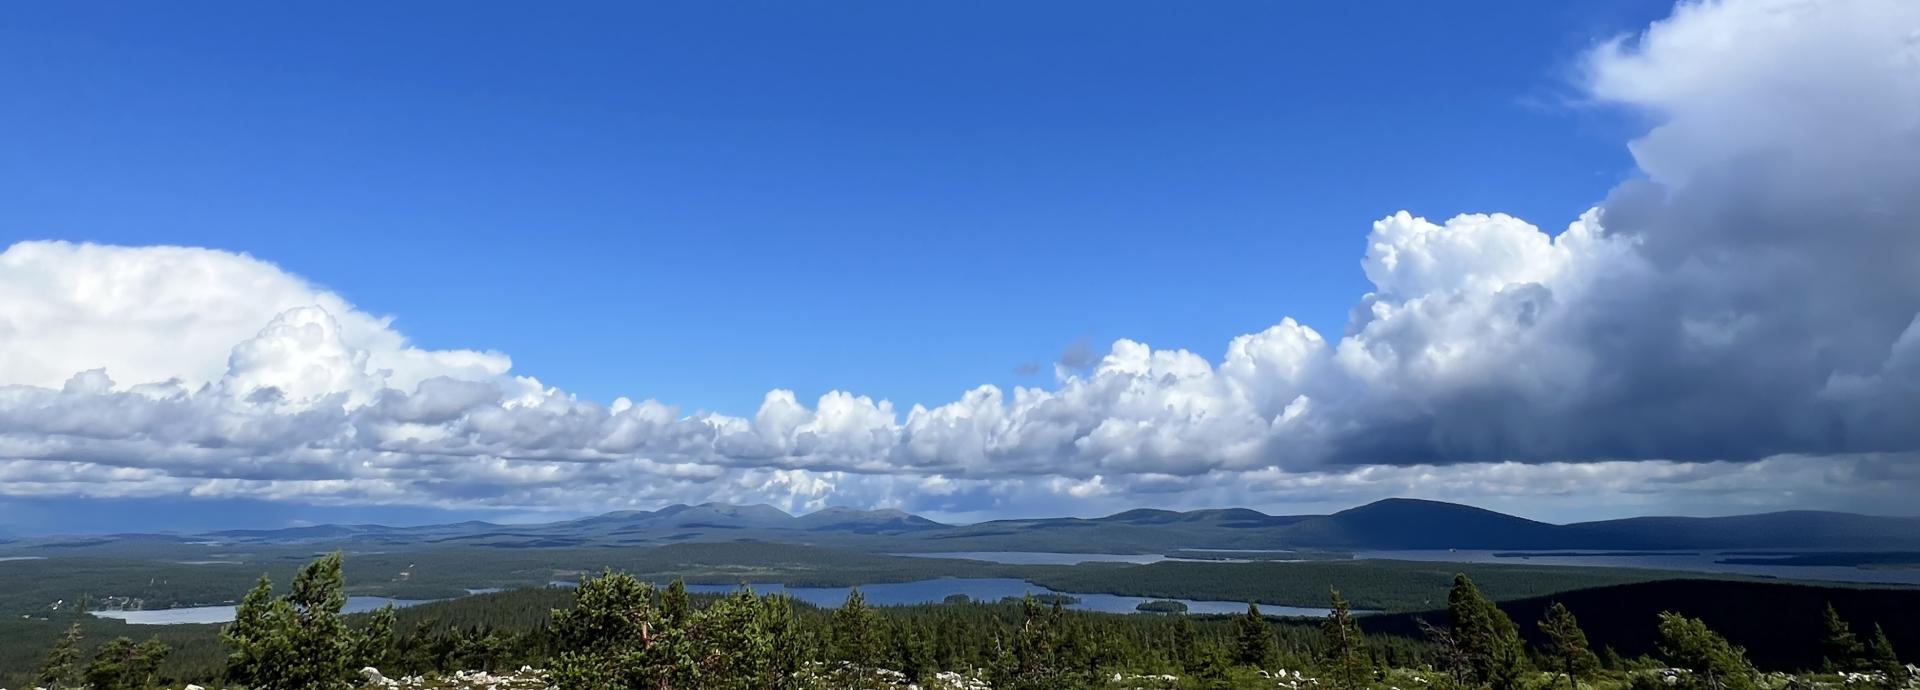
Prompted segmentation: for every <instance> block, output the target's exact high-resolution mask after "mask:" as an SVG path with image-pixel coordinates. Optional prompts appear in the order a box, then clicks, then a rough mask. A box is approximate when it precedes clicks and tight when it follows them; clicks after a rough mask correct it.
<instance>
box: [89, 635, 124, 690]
mask: <svg viewBox="0 0 1920 690" xmlns="http://www.w3.org/2000/svg"><path fill="white" fill-rule="evenodd" d="M133 655H134V648H133V640H129V639H127V638H124V637H121V638H117V639H114V640H112V641H110V642H108V643H106V644H103V645H100V649H99V650H97V651H95V652H94V654H93V663H91V664H87V673H86V676H87V687H88V688H90V689H91V690H132V685H131V684H130V683H129V682H128V681H129V678H128V675H129V673H128V672H129V670H130V667H131V666H132V665H133Z"/></svg>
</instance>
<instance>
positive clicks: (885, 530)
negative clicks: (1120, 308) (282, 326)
mask: <svg viewBox="0 0 1920 690" xmlns="http://www.w3.org/2000/svg"><path fill="white" fill-rule="evenodd" d="M131 537H132V535H126V537H125V538H131ZM139 538H141V539H156V538H162V539H164V538H168V537H156V536H155V535H140V537H139ZM171 538H173V539H179V540H183V541H186V540H196V541H218V542H223V543H233V544H283V543H284V544H302V543H355V544H394V545H399V544H417V545H447V546H486V547H496V548H557V547H592V546H650V545H662V544H673V543H687V542H717V541H766V542H776V543H787V544H815V545H823V546H838V547H843V548H855V549H861V550H868V551H884V552H940V551H1061V552H1077V553H1096V552H1098V553H1167V552H1170V551H1174V550H1180V549H1198V550H1205V549H1313V550H1330V551H1340V550H1394V549H1512V550H1551V549H1604V550H1673V549H1680V550H1684V549H1768V548H1793V549H1809V548H1828V549H1856V550H1881V549H1915V548H1920V518H1913V517H1876V516H1868V515H1856V514H1851V513H1831V512H1813V511H1792V512H1779V513H1765V514H1759V515H1742V516H1735V517H1718V518H1682V517H1641V518H1628V519H1624V520H1604V521H1599V522H1581V523H1574V524H1567V525H1556V524H1550V523H1545V522H1537V521H1534V520H1528V519H1525V518H1519V517H1515V516H1512V515H1506V514H1503V513H1497V512H1494V511H1490V510H1485V509H1481V508H1475V507H1472V506H1465V505H1458V504H1453V503H1443V502H1438V501H1425V500H1416V499H1405V498H1396V499H1387V500H1384V501H1377V502H1374V503H1369V504H1367V505H1363V506H1359V507H1357V508H1351V509H1348V510H1343V511H1339V512H1337V513H1333V514H1331V515H1268V514H1266V513H1261V512H1259V511H1254V510H1247V509H1244V508H1229V509H1213V510H1193V511H1186V512H1174V511H1167V510H1150V509H1140V510H1129V511H1126V512H1122V513H1116V514H1114V515H1109V516H1106V517H1101V518H1041V519H1023V520H994V521H991V522H982V523H977V524H971V525H948V524H942V523H939V522H935V521H933V520H929V519H926V518H923V517H920V516H917V515H913V514H910V513H905V512H901V511H898V510H854V509H850V508H828V509H826V510H822V511H819V512H815V513H809V514H805V515H798V516H796V515H790V514H788V513H786V512H785V511H782V510H780V509H778V508H774V507H772V506H768V505H750V506H739V505H726V504H719V503H706V504H701V505H694V506H688V505H675V506H669V507H666V508H662V509H660V510H652V511H645V510H639V511H619V512H613V513H607V514H604V515H596V516H593V517H587V518H581V519H577V520H568V521H564V522H553V523H546V524H537V525H502V524H495V523H489V522H462V523H455V524H446V525H428V526H419V527H390V526H386V525H317V526H311V527H293V528H286V529H269V530H224V531H218V532H209V533H205V534H199V535H193V536H190V537H171Z"/></svg>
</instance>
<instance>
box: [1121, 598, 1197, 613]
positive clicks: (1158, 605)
mask: <svg viewBox="0 0 1920 690" xmlns="http://www.w3.org/2000/svg"><path fill="white" fill-rule="evenodd" d="M1133 608H1134V609H1135V610H1138V611H1142V612H1145V613H1186V612H1187V605H1186V604H1183V603H1181V602H1178V601H1171V600H1168V599H1155V600H1153V601H1143V602H1140V605H1139V606H1135V607H1133Z"/></svg>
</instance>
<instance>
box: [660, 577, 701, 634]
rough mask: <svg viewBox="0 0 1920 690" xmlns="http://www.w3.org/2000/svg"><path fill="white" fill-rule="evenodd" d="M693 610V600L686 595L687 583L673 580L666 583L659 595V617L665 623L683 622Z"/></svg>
mask: <svg viewBox="0 0 1920 690" xmlns="http://www.w3.org/2000/svg"><path fill="white" fill-rule="evenodd" d="M692 611H693V600H692V599H691V598H690V597H688V596H687V583H686V582H684V581H681V580H674V581H673V582H672V583H671V584H669V585H667V591H666V592H665V593H663V594H661V595H660V617H661V619H663V620H665V621H666V623H667V625H670V626H671V625H680V624H682V623H685V622H686V620H687V617H688V616H689V615H691V612H692Z"/></svg>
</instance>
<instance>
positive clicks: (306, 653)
mask: <svg viewBox="0 0 1920 690" xmlns="http://www.w3.org/2000/svg"><path fill="white" fill-rule="evenodd" d="M346 603H347V595H346V579H345V577H344V576H343V575H342V574H341V558H340V554H339V553H338V552H335V553H332V554H329V555H327V556H324V557H322V558H320V559H318V560H315V561H313V562H312V563H308V564H307V565H306V566H304V567H302V568H301V569H300V571H299V572H298V573H295V575H294V578H293V588H292V591H290V592H288V593H287V595H286V596H284V597H281V598H278V599H275V598H273V583H272V581H270V580H268V579H267V578H266V577H265V576H262V577H261V578H260V581H259V583H258V584H256V585H254V588H253V590H252V591H250V592H248V593H247V596H246V598H245V599H242V600H241V602H240V606H239V608H238V609H237V610H235V611H234V620H233V622H232V623H230V624H228V625H227V626H226V627H225V628H222V629H221V631H220V637H221V640H222V641H224V642H226V644H227V647H228V654H227V677H228V679H229V680H232V681H234V682H237V683H240V684H242V685H245V686H247V687H254V688H301V689H302V690H329V689H332V688H340V687H344V686H345V685H347V684H348V683H349V682H350V681H351V680H352V678H353V675H354V673H355V669H354V668H353V667H352V662H353V661H354V648H355V643H356V640H355V638H354V636H353V635H351V634H349V633H348V630H347V625H346V623H345V622H344V621H343V620H342V619H341V617H340V611H341V609H343V608H344V607H345V606H346Z"/></svg>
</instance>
